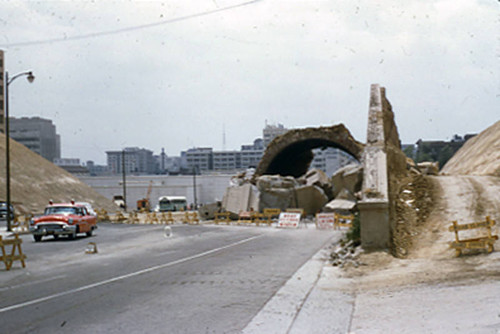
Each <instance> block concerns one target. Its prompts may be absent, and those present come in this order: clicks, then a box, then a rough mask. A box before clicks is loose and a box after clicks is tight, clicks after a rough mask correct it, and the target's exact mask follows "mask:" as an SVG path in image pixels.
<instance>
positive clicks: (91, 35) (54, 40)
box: [0, 0, 262, 48]
mask: <svg viewBox="0 0 500 334" xmlns="http://www.w3.org/2000/svg"><path fill="white" fill-rule="evenodd" d="M259 1H262V0H252V1H247V2H243V3H240V4H237V5H232V6H227V7H222V8H218V9H214V10H209V11H205V12H201V13H196V14H191V15H186V16H181V17H177V18H174V19H169V20H163V21H159V22H154V23H148V24H143V25H138V26H133V27H126V28H120V29H114V30H108V31H100V32H94V33H88V34H83V35H77V36H70V37H59V38H49V39H42V40H37V41H28V42H14V43H7V44H0V47H2V48H8V47H19V46H33V45H41V44H51V43H60V42H69V41H75V40H80V39H88V38H96V37H102V36H109V35H116V34H121V33H124V32H130V31H136V30H142V29H147V28H152V27H157V26H161V25H165V24H170V23H176V22H180V21H186V20H189V19H193V18H196V17H202V16H207V15H212V14H215V13H219V12H223V11H226V10H231V9H235V8H239V7H244V6H248V5H252V4H254V3H256V2H259Z"/></svg>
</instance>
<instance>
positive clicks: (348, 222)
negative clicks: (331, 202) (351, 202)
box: [335, 214, 354, 229]
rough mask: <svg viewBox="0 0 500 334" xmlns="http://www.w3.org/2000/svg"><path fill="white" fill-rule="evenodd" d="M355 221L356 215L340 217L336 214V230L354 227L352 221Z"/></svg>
mask: <svg viewBox="0 0 500 334" xmlns="http://www.w3.org/2000/svg"><path fill="white" fill-rule="evenodd" d="M353 220H354V215H347V216H344V215H339V214H335V229H339V228H341V227H348V228H350V227H352V221H353Z"/></svg>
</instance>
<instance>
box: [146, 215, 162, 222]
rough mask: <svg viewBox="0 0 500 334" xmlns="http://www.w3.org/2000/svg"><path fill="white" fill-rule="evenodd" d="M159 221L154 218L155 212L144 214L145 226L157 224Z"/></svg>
mask: <svg viewBox="0 0 500 334" xmlns="http://www.w3.org/2000/svg"><path fill="white" fill-rule="evenodd" d="M159 223H160V221H159V220H158V217H157V216H156V212H148V213H147V214H146V224H159Z"/></svg>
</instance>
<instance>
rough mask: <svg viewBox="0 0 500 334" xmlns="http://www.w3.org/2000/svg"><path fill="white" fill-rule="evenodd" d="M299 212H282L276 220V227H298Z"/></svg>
mask: <svg viewBox="0 0 500 334" xmlns="http://www.w3.org/2000/svg"><path fill="white" fill-rule="evenodd" d="M300 216H301V214H300V213H296V212H282V213H280V217H279V220H278V227H284V228H298V227H299V223H300Z"/></svg>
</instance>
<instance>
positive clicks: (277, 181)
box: [257, 175, 299, 191]
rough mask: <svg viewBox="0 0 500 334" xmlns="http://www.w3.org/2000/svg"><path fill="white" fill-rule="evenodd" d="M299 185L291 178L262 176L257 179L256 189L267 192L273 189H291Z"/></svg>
mask: <svg viewBox="0 0 500 334" xmlns="http://www.w3.org/2000/svg"><path fill="white" fill-rule="evenodd" d="M298 185H299V183H298V182H297V180H296V179H295V178H293V177H291V176H281V175H262V176H259V177H258V178H257V189H258V190H259V191H267V190H270V189H273V188H284V189H293V188H295V187H297V186H298Z"/></svg>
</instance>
